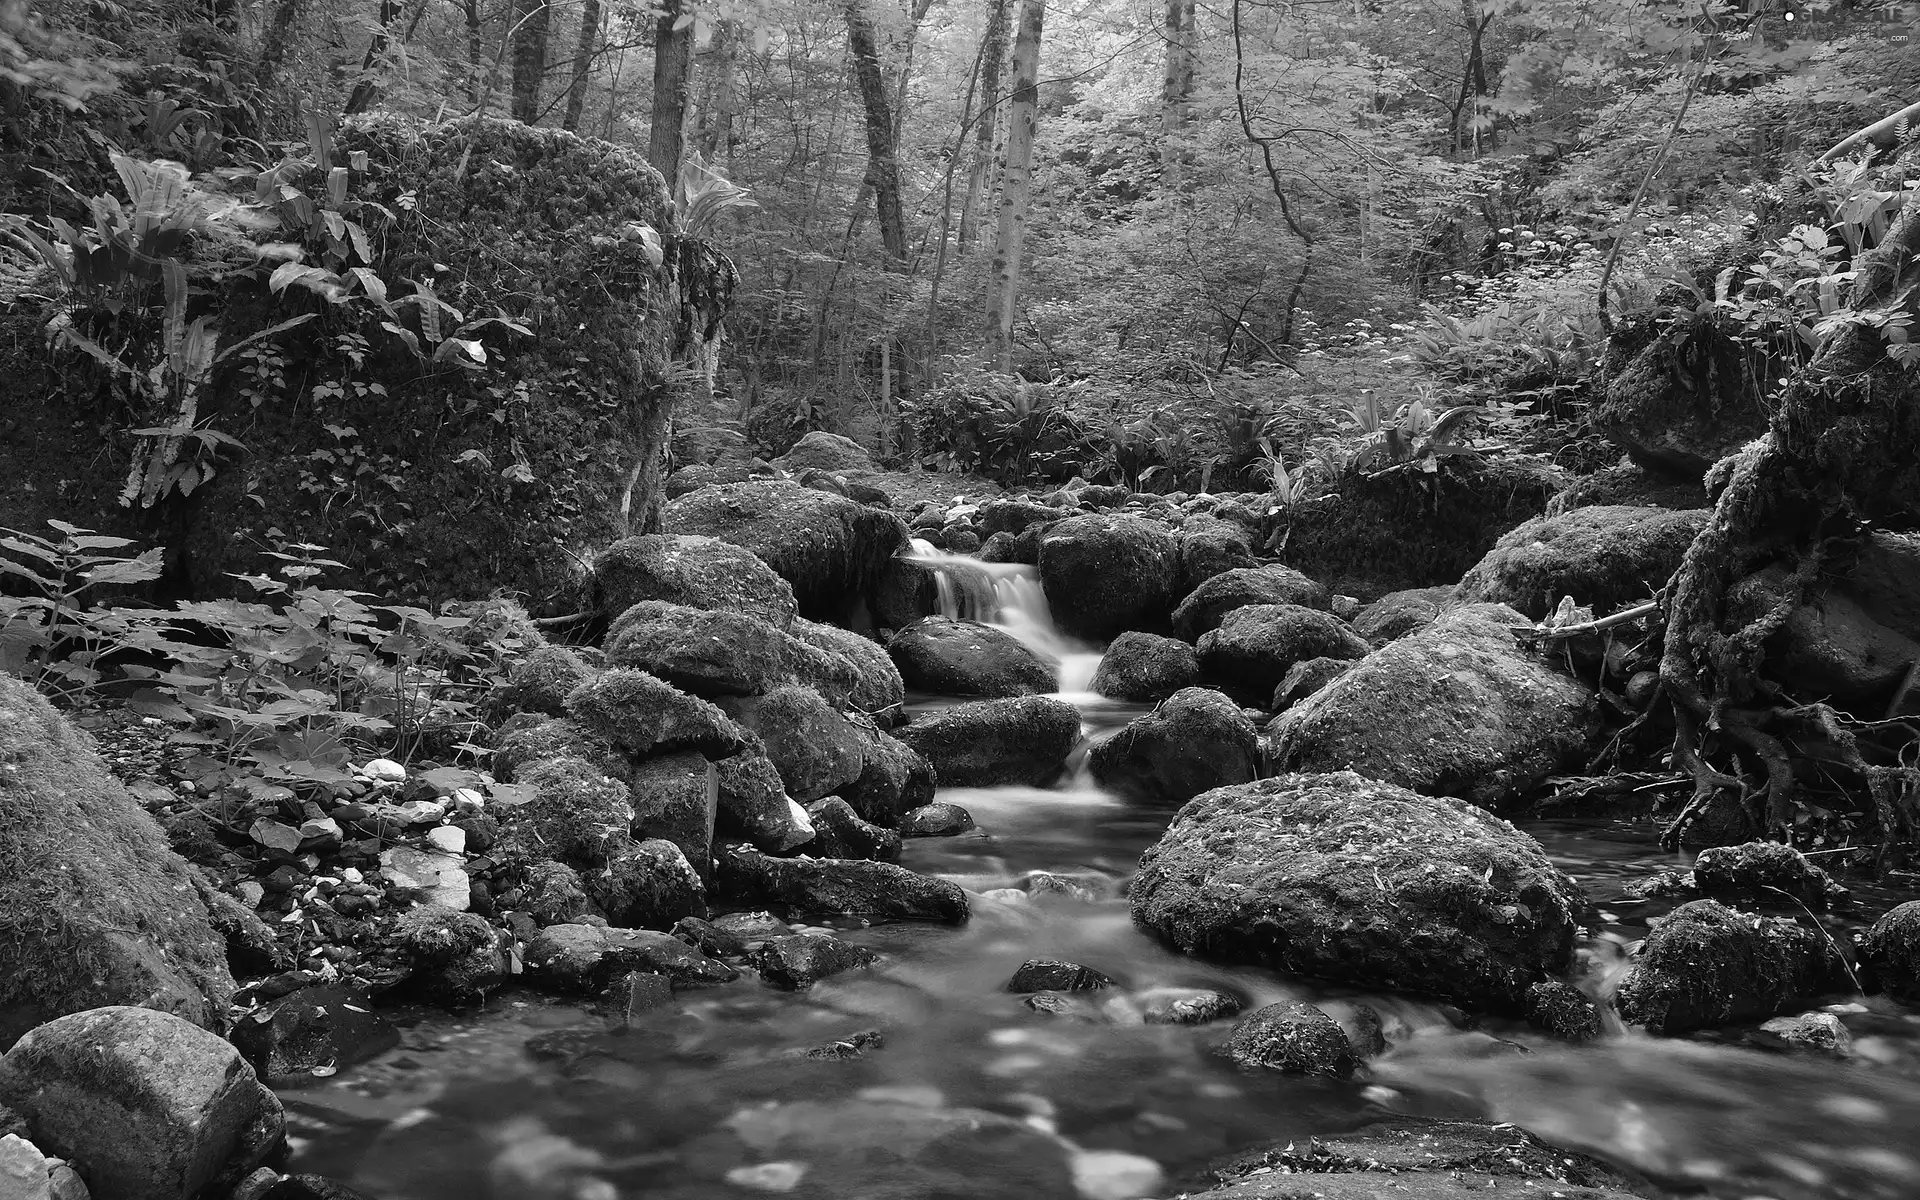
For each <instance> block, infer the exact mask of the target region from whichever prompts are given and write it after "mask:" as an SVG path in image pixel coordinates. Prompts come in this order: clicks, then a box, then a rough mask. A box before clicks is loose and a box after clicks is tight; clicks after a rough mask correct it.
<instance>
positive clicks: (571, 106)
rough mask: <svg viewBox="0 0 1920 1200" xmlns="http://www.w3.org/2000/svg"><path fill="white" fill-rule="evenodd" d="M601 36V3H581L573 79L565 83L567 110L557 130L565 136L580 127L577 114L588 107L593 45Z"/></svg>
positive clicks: (593, 1) (584, 1)
mask: <svg viewBox="0 0 1920 1200" xmlns="http://www.w3.org/2000/svg"><path fill="white" fill-rule="evenodd" d="M599 33H600V0H581V5H580V40H579V41H578V42H576V43H575V44H574V49H573V72H572V78H570V79H569V80H568V81H567V111H566V114H565V115H564V116H562V117H561V118H560V128H562V129H564V130H566V131H567V132H568V133H574V132H577V131H578V130H579V128H580V114H581V112H582V111H584V110H585V109H586V107H587V80H588V79H589V78H591V77H592V75H593V53H594V51H593V43H594V38H595V37H596V36H598V34H599Z"/></svg>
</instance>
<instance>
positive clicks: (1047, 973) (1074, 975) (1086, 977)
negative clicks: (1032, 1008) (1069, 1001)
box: [1007, 958, 1113, 992]
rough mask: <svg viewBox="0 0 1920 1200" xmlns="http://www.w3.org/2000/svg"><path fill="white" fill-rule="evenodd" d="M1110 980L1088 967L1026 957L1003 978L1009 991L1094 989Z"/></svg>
mask: <svg viewBox="0 0 1920 1200" xmlns="http://www.w3.org/2000/svg"><path fill="white" fill-rule="evenodd" d="M1112 986H1113V980H1111V979H1109V978H1108V977H1107V976H1105V975H1102V974H1101V973H1100V972H1098V971H1096V970H1094V969H1093V968H1092V967H1083V966H1081V965H1080V964H1079V963H1070V962H1061V961H1060V960H1059V959H1053V958H1030V959H1028V960H1027V961H1025V962H1023V963H1021V964H1020V969H1019V970H1017V971H1015V972H1014V973H1013V978H1011V979H1009V980H1007V990H1008V991H1010V992H1097V991H1100V990H1102V989H1104V988H1110V987H1112Z"/></svg>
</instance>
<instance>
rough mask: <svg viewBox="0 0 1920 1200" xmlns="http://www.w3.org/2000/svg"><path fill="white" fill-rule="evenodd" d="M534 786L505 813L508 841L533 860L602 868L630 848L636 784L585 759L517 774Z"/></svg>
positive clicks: (537, 766)
mask: <svg viewBox="0 0 1920 1200" xmlns="http://www.w3.org/2000/svg"><path fill="white" fill-rule="evenodd" d="M516 778H517V779H519V781H520V783H521V784H522V785H523V786H524V787H526V788H528V789H530V790H531V792H532V797H531V799H529V800H528V801H527V802H526V803H524V804H519V805H514V806H512V807H510V808H507V809H505V810H504V811H503V815H504V817H505V822H506V837H507V842H508V844H509V845H510V846H512V847H513V848H515V849H517V850H519V851H520V852H522V853H524V854H525V855H526V856H527V857H529V858H531V859H535V860H538V859H544V858H557V859H561V860H563V861H566V862H571V863H574V864H576V865H579V866H589V867H597V866H600V865H602V864H604V863H605V862H606V861H607V859H608V857H609V856H610V855H611V854H613V853H614V852H615V851H617V850H620V849H622V848H624V847H625V846H626V845H627V843H628V840H629V838H630V836H631V834H630V830H631V828H632V825H633V793H632V789H631V787H630V786H629V785H628V784H626V783H623V782H621V781H620V780H618V779H614V778H612V777H610V776H608V775H606V774H605V773H603V772H602V771H601V770H600V769H599V768H597V767H595V766H594V765H593V764H592V763H590V762H588V761H586V760H585V759H581V758H549V759H543V760H542V761H540V762H536V763H532V764H530V765H528V766H525V767H523V768H521V769H520V770H519V771H518V772H516Z"/></svg>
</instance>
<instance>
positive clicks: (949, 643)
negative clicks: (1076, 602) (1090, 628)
mask: <svg viewBox="0 0 1920 1200" xmlns="http://www.w3.org/2000/svg"><path fill="white" fill-rule="evenodd" d="M887 653H888V654H889V655H890V656H892V658H893V661H894V664H895V665H896V666H898V667H899V668H900V677H901V679H903V680H904V681H905V682H906V684H907V686H908V687H911V688H913V689H915V690H916V691H922V692H932V693H934V694H935V695H940V696H1034V695H1040V694H1044V693H1046V692H1053V691H1058V690H1059V680H1058V679H1057V675H1058V670H1059V667H1058V664H1056V663H1053V662H1050V661H1048V660H1047V659H1044V658H1042V657H1040V655H1039V654H1038V653H1036V652H1035V651H1034V650H1033V649H1032V648H1031V647H1029V646H1028V645H1027V644H1026V643H1025V642H1022V641H1021V640H1020V639H1019V638H1016V637H1014V636H1013V635H1012V634H1010V633H1007V632H1006V631H1005V630H1002V629H996V628H994V627H993V626H991V625H983V624H981V623H980V622H978V621H955V620H952V619H951V618H948V617H925V618H922V619H921V620H918V621H915V622H914V623H913V624H911V625H909V626H907V627H906V628H905V629H902V630H900V631H899V632H898V633H896V634H894V635H893V637H891V638H889V639H888V640H887Z"/></svg>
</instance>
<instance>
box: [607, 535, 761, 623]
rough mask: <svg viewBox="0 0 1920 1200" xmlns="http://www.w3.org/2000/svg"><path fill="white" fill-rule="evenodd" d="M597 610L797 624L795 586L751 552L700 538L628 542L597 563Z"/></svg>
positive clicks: (652, 537) (616, 545)
mask: <svg viewBox="0 0 1920 1200" xmlns="http://www.w3.org/2000/svg"><path fill="white" fill-rule="evenodd" d="M591 600H592V603H593V606H594V607H595V609H597V610H598V611H599V612H600V613H601V614H602V615H603V616H605V617H609V618H611V617H617V616H619V615H620V614H621V613H624V612H626V611H627V610H628V609H629V608H632V607H633V606H634V605H636V604H638V603H640V602H641V601H642V600H664V601H666V602H667V603H669V604H684V605H686V606H687V607H688V608H706V609H712V610H714V611H716V612H734V613H741V614H743V615H745V616H749V617H758V618H760V619H761V620H762V621H765V622H767V623H768V624H770V625H772V626H774V627H775V628H778V629H786V628H788V627H789V626H791V625H792V624H793V616H794V613H795V611H796V605H795V604H794V600H793V587H792V585H790V584H788V583H787V581H786V580H784V579H782V578H780V576H778V575H776V574H774V572H773V568H772V567H769V566H768V565H767V564H766V563H764V562H761V561H760V558H759V556H758V555H756V554H754V553H753V552H752V551H751V550H747V549H744V548H742V547H740V546H736V545H734V544H732V543H731V542H723V541H720V540H719V539H718V538H710V537H701V536H699V535H697V534H679V535H672V534H659V533H650V534H647V535H645V536H643V537H631V538H623V539H621V540H620V541H617V542H615V543H614V544H613V545H611V546H608V547H607V548H606V549H605V550H603V551H601V552H600V554H599V555H598V556H596V557H595V558H594V560H593V594H592V597H591Z"/></svg>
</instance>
